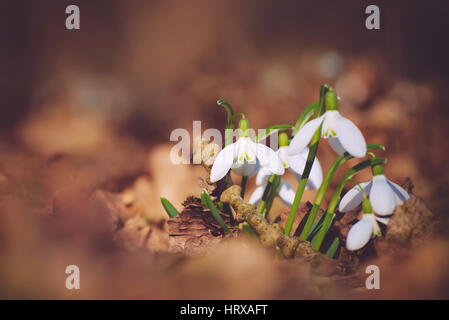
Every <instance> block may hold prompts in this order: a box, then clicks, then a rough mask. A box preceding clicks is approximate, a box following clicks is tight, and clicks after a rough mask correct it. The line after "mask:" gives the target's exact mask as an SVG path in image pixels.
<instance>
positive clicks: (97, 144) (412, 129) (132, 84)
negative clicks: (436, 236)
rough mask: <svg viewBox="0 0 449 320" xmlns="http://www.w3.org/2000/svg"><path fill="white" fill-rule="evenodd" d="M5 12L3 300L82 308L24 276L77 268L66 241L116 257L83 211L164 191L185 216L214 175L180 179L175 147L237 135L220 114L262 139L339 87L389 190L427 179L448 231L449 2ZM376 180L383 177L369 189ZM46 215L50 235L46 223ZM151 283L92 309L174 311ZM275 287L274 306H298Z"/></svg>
mask: <svg viewBox="0 0 449 320" xmlns="http://www.w3.org/2000/svg"><path fill="white" fill-rule="evenodd" d="M69 4H76V5H78V6H79V7H80V11H81V29H80V30H76V31H69V30H66V29H65V19H66V17H67V15H66V14H65V8H66V6H67V5H69ZM369 4H376V5H378V6H379V7H380V11H381V29H380V30H371V31H369V30H366V28H365V19H366V17H367V15H366V14H365V8H366V6H367V5H369ZM0 12H1V18H0V39H1V43H2V45H1V47H0V74H1V75H2V76H1V77H0V97H1V100H0V108H1V116H0V136H1V139H0V192H1V208H0V210H1V211H2V213H1V216H0V222H1V223H0V231H1V233H0V239H1V240H2V242H1V243H2V247H1V249H0V250H1V251H2V253H1V255H2V257H3V259H2V260H1V261H2V262H1V264H2V266H1V268H2V269H1V270H0V271H1V272H2V273H1V274H0V279H2V277H3V280H4V279H5V278H8V279H10V280H8V281H9V282H7V285H6V289H3V291H1V292H0V296H1V297H17V296H18V297H60V296H64V295H65V294H67V293H66V291H64V290H62V291H59V289H54V288H53V287H52V285H48V284H46V286H48V287H49V289H48V292H47V291H46V292H42V291H41V290H38V289H36V288H37V287H39V284H35V283H34V284H33V283H30V281H29V279H30V277H31V278H32V274H33V271H32V270H26V268H25V269H24V270H19V271H18V270H17V269H16V266H17V264H21V265H23V264H27V263H26V261H30V263H31V264H33V265H37V267H36V268H38V269H39V270H41V269H42V270H46V271H42V272H48V273H49V274H54V273H52V272H53V271H49V270H48V269H51V270H53V269H52V268H54V270H60V268H59V264H61V265H66V264H69V263H66V260H64V258H61V253H60V250H61V248H60V247H58V245H57V244H56V243H55V242H58V243H65V242H64V241H63V240H61V239H67V242H66V245H67V246H68V248H72V247H76V248H79V247H80V248H83V250H79V251H77V250H75V249H73V248H72V249H73V250H74V251H73V252H81V253H79V256H77V255H78V253H73V255H75V256H77V258H79V259H81V260H83V259H85V260H92V256H94V257H96V258H97V257H98V252H102V254H105V255H106V253H105V252H110V247H109V246H114V245H113V244H111V243H109V242H108V240H104V239H109V238H108V235H106V236H104V233H105V234H108V230H107V226H106V227H105V226H104V223H103V222H99V223H97V222H98V221H97V220H96V219H100V218H98V215H96V209H94V208H93V207H92V206H87V204H86V202H83V200H81V199H85V198H84V197H87V195H90V194H91V193H92V192H93V191H94V190H96V189H97V188H103V189H106V190H110V191H123V189H124V188H125V187H126V186H128V185H129V184H130V183H132V182H133V181H134V180H135V178H136V177H138V176H141V175H144V176H148V179H149V181H150V182H149V184H148V186H146V187H144V190H143V191H142V192H143V193H144V194H145V197H146V198H148V199H149V200H148V199H147V200H146V201H147V202H146V205H147V206H148V207H149V208H151V209H149V210H150V211H151V210H153V211H155V212H158V214H159V215H163V211H162V209H161V208H160V205H159V202H158V197H159V196H160V195H164V196H167V197H168V198H169V199H171V200H172V201H173V202H174V203H175V204H176V205H178V207H179V203H180V202H181V201H182V199H183V198H184V197H185V196H186V195H188V194H191V193H194V192H196V191H198V190H200V189H201V188H200V186H198V185H197V181H196V177H197V176H200V175H201V174H202V172H201V169H199V168H196V167H195V168H194V167H189V166H184V167H182V168H173V166H172V165H171V164H170V163H168V161H169V159H168V151H169V148H170V144H169V135H170V132H171V131H172V130H173V129H175V128H186V129H188V130H189V131H191V130H192V129H191V128H192V121H193V120H201V121H202V126H203V129H206V128H207V127H213V128H223V126H224V121H225V115H224V112H223V110H221V109H220V108H218V107H217V106H216V104H215V101H216V100H217V99H218V98H225V99H226V100H228V101H230V102H231V103H232V104H233V106H234V107H235V109H236V110H237V111H240V112H244V113H245V114H246V115H247V117H248V118H249V119H250V120H251V122H252V125H253V126H254V127H255V128H263V127H266V126H268V125H271V124H280V123H290V124H292V123H294V122H295V121H296V118H297V117H298V115H299V114H300V113H301V111H302V110H303V108H304V107H305V106H307V105H308V104H309V103H311V102H313V101H315V100H316V99H317V96H318V88H319V85H320V84H321V83H324V82H326V83H329V84H330V85H331V86H333V87H334V88H335V89H336V90H337V92H338V94H339V95H340V96H341V98H342V103H341V107H340V111H341V112H342V114H344V115H345V116H347V117H348V118H351V119H352V120H353V121H354V122H355V123H356V124H357V125H358V126H359V127H360V128H361V130H362V131H363V132H364V134H365V137H366V138H367V140H368V142H370V143H383V144H385V145H386V146H387V152H386V153H385V155H386V156H387V157H388V158H389V164H388V166H387V168H386V175H387V176H388V177H390V178H391V179H392V180H393V181H397V182H399V183H403V181H404V180H405V178H406V177H411V179H412V181H413V182H414V184H415V193H416V194H418V195H420V196H422V197H423V198H424V199H425V200H426V201H427V203H428V205H429V207H430V208H431V209H432V210H433V211H434V212H435V213H437V214H440V215H442V217H443V219H442V224H441V225H442V230H443V231H445V230H446V227H447V211H448V209H449V203H448V201H447V198H446V197H447V194H448V190H449V187H448V182H447V181H449V172H448V170H447V165H448V163H447V161H446V159H447V156H448V152H447V148H448V147H449V143H448V139H447V137H446V131H447V121H448V116H449V112H448V111H447V107H448V105H447V101H448V99H449V95H448V90H447V86H448V75H449V59H448V58H447V57H448V56H449V46H448V44H447V32H448V29H449V28H448V27H449V22H448V19H447V17H449V5H448V4H447V1H436V0H434V1H427V2H425V1H410V0H407V1H405V0H404V1H375V3H374V2H371V1H370V2H368V1H355V0H351V1H349V0H348V1H323V0H319V1H316V0H314V1H274V0H273V1H256V0H248V1H205V0H199V1H143V0H142V1H139V0H132V1H119V0H110V1H104V0H101V1H100V0H89V1H87V0H86V1H57V0H53V1H50V0H41V1H25V0H16V1H12V0H4V1H2V2H1V4H0ZM319 156H320V160H321V161H322V164H323V167H324V168H325V169H326V168H328V167H329V165H330V163H331V162H332V161H333V159H334V153H333V152H332V151H331V150H330V148H329V147H328V145H327V143H323V144H322V147H321V148H320V151H319ZM366 179H369V173H366V174H364V175H363V174H362V175H361V176H360V180H366ZM145 188H148V189H145ZM145 192H147V193H145ZM307 199H313V193H309V194H308V195H307ZM30 207H31V208H33V209H36V210H37V211H39V212H38V213H36V214H37V216H38V217H41V216H42V215H44V217H45V218H44V222H43V221H41V219H40V218H38V221H36V222H35V223H34V222H33V221H34V220H33V219H35V217H34V215H32V217H31V218H30V214H32V213H30V210H29V208H30ZM49 208H50V209H49ZM48 211H50V212H52V213H55V212H56V213H59V215H58V214H56V217H57V218H54V217H52V215H51V214H47V212H48ZM18 212H20V214H19V213H18ZM43 212H44V213H43ZM33 214H34V213H33ZM61 217H62V218H61ZM94 217H95V218H94ZM30 219H31V220H30ZM45 219H49V220H50V221H49V222H48V223H47V222H46V220H45ZM92 219H93V220H92ZM24 221H25V222H24ZM86 221H87V222H86ZM22 223H23V225H22ZM89 225H92V227H91V228H92V230H90V229H89V227H87V228H86V226H89ZM36 226H37V227H36ZM93 226H95V227H93ZM48 228H50V229H51V230H52V231H48V230H47V229H48ZM103 228H104V229H106V230H103ZM42 230H46V231H45V232H49V233H48V234H47V235H45V236H43V235H42V233H43V231H42ZM42 237H43V238H44V239H42ZM97 237H100V239H102V240H101V241H99V240H98V238H97ZM31 239H34V240H31ZM56 239H57V240H56ZM74 239H75V240H74ZM60 241H62V242H60ZM77 241H79V242H81V243H84V244H79V243H76V242H77ZM102 241H106V243H103V242H102ZM85 242H86V243H85ZM39 243H41V244H42V245H38V244H39ZM92 243H95V246H100V247H101V248H96V249H92V248H91V244H92ZM99 243H100V244H99ZM78 245H79V246H78ZM84 245H85V246H86V247H89V248H90V249H89V250H93V252H90V253H86V250H87V249H86V250H84V249H85V247H84ZM34 246H36V248H35V247H34ZM46 246H49V247H50V248H53V249H51V250H50V251H47V250H45V249H44V248H46ZM52 250H54V252H52ZM41 251H42V252H41ZM63 251H64V252H65V254H66V255H68V256H70V255H71V254H70V253H69V252H70V250H69V249H67V250H65V249H64V250H63ZM30 252H32V253H33V254H35V255H36V257H35V258H32V257H30V255H29V253H30ZM36 252H38V253H39V254H43V257H45V258H42V256H39V254H38V253H36ZM47 255H48V256H47ZM38 257H41V258H38ZM114 257H115V258H114V259H117V260H120V258H119V257H117V256H114ZM36 259H37V260H36ZM52 259H53V260H54V261H53V260H52ZM108 259H109V258H108ZM138 259H140V258H138ZM257 259H262V260H261V261H264V260H263V258H262V257H259V256H258V257H256V261H258V260H257ZM67 260H73V259H68V258H67ZM75 260H76V259H75ZM5 261H8V262H7V263H5ZM36 261H39V262H36ZM52 261H53V262H52ZM95 261H96V262H95V263H98V264H100V265H101V264H102V263H103V262H102V261H104V263H105V264H108V263H112V262H111V261H109V260H106V258H105V259H104V260H102V259H100V261H99V260H98V259H96V260H95ZM120 261H121V260H120ZM444 261H445V262H447V261H446V260H444ZM120 263H124V262H120ZM129 263H131V264H132V266H131V268H138V269H139V268H140V267H138V266H136V265H139V263H138V261H137V262H136V261H134V260H133V262H129ZM133 263H136V265H134V264H133ZM144 263H149V262H148V261H145V262H144ZM150 264H151V263H150ZM128 267H130V266H128ZM33 270H34V269H33ZM139 270H140V269H139ZM54 272H60V271H54ZM117 272H118V273H120V270H118V271H117ZM64 276H65V275H64V274H61V275H60V277H62V278H64ZM49 277H50V276H49ZM154 278H157V277H154ZM11 279H12V280H11ZM18 279H19V280H18ZM58 279H59V278H58ZM4 281H5V280H4ZM36 281H39V280H36ZM54 281H55V288H56V283H57V282H58V281H59V280H54ZM117 281H118V280H117ZM153 281H155V280H154V279H153ZM161 281H162V280H161ZM192 281H193V280H192ZM236 281H237V280H236ZM273 281H274V280H273ZM135 282H136V283H134V289H132V288H133V287H132V286H131V285H130V286H129V288H130V289H129V292H128V293H129V294H128V293H127V292H125V293H124V292H123V291H119V289H116V290H117V291H116V292H112V293H111V292H108V293H106V292H107V290H105V291H104V292H102V291H101V292H95V290H93V291H92V293H91V295H89V294H88V295H86V296H84V297H87V298H89V297H111V296H112V297H126V298H129V297H131V298H132V297H146V298H151V297H165V298H167V297H173V292H172V291H170V290H169V289H167V292H163V291H160V290H161V289H160V288H162V287H165V285H166V284H165V283H158V288H159V291H158V294H155V293H154V294H153V293H152V294H148V292H147V291H146V290H147V288H140V287H139V284H138V283H140V281H139V280H138V279H135ZM255 282H257V281H255ZM115 285H116V286H115V288H122V287H121V286H120V284H117V283H116V284H115ZM188 285H190V283H189V284H188ZM111 286H112V285H111ZM141 286H142V285H141ZM267 286H268V287H267V288H265V287H264V290H265V289H266V291H263V290H262V292H267V293H266V295H263V294H262V295H261V297H283V295H282V294H273V293H272V291H270V290H271V289H270V288H271V287H269V285H268V284H267ZM41 287H42V286H41ZM122 289H123V288H122ZM432 290H433V289H432ZM438 290H440V289H438ZM438 290H437V291H435V292H433V291H432V292H431V293H429V294H430V295H432V294H434V295H436V296H438V295H439V294H440V291H438ZM181 291H182V290H181ZM236 292H238V291H232V290H231V291H230V292H229V297H234V296H232V295H233V294H237V293H236ZM251 294H252V293H248V294H247V295H245V294H243V296H242V297H254V296H252V295H251ZM395 294H397V293H392V296H395ZM397 295H399V294H397ZM180 296H182V297H184V296H189V294H187V293H186V294H185V295H184V296H183V295H182V294H180ZM292 296H293V297H302V296H301V294H296V293H295V294H293V295H292ZM304 296H306V297H311V296H310V295H308V294H304ZM312 296H313V295H312ZM194 297H201V295H198V296H194ZM218 297H221V296H220V295H218ZM239 297H240V296H239ZM257 297H258V296H257Z"/></svg>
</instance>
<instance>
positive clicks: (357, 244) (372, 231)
mask: <svg viewBox="0 0 449 320" xmlns="http://www.w3.org/2000/svg"><path fill="white" fill-rule="evenodd" d="M372 211H373V210H372V208H371V205H370V201H369V200H368V199H367V198H365V199H364V200H363V212H364V215H363V218H362V220H360V221H358V222H357V223H356V224H354V225H353V226H352V227H351V229H349V233H348V237H347V238H346V248H347V249H348V250H351V251H355V250H359V249H361V248H363V247H364V246H365V245H366V244H367V243H368V241H369V240H370V239H371V237H375V236H381V235H382V233H381V231H380V228H379V225H378V224H377V221H376V220H378V221H380V222H382V223H388V219H386V218H379V217H377V216H375V215H374V214H373V213H372ZM385 219H386V220H385Z"/></svg>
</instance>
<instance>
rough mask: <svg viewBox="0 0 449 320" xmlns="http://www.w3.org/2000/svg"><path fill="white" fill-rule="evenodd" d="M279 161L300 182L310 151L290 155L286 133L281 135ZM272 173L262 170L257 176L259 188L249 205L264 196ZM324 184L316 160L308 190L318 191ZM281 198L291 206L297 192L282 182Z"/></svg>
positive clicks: (318, 163) (319, 166)
mask: <svg viewBox="0 0 449 320" xmlns="http://www.w3.org/2000/svg"><path fill="white" fill-rule="evenodd" d="M276 153H277V155H278V156H279V159H280V160H281V161H282V165H283V166H284V168H285V169H289V170H291V171H292V172H293V173H294V174H295V175H296V179H298V180H300V179H301V175H302V172H303V171H304V167H305V165H306V161H307V156H308V154H309V149H308V148H305V149H304V150H303V151H302V152H301V153H298V154H296V155H293V156H291V155H289V154H288V135H287V134H286V133H284V132H282V133H280V134H279V149H278V151H276ZM271 174H272V173H271V172H270V171H268V170H267V169H266V168H261V169H260V170H259V172H258V173H257V176H256V185H257V188H256V189H255V190H254V192H253V194H252V195H251V197H250V200H249V203H252V204H257V203H258V202H259V201H260V200H261V199H262V196H263V193H264V190H265V187H266V186H267V183H268V179H269V177H270V176H271ZM322 182H323V171H322V169H321V165H320V162H319V161H318V159H316V158H315V161H314V162H313V166H312V171H311V172H310V176H309V180H308V181H307V187H306V188H307V189H317V188H319V187H320V186H321V183H322ZM278 195H279V197H280V198H281V200H282V201H283V202H284V203H285V204H287V205H289V206H291V205H292V204H293V200H294V198H295V190H294V189H293V187H292V186H291V184H290V183H288V182H286V181H284V180H282V181H281V184H280V187H279V193H278Z"/></svg>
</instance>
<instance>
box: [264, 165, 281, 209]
mask: <svg viewBox="0 0 449 320" xmlns="http://www.w3.org/2000/svg"><path fill="white" fill-rule="evenodd" d="M273 176H274V179H273V184H272V187H271V190H270V193H269V195H268V198H267V202H266V207H265V212H264V214H265V217H267V216H268V214H269V213H270V210H271V206H272V205H273V201H274V198H275V197H276V196H277V195H278V192H279V186H280V185H281V176H278V175H275V174H274V175H273Z"/></svg>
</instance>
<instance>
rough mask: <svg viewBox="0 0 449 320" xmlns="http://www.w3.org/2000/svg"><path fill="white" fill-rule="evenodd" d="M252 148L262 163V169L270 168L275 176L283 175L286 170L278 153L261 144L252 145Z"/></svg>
mask: <svg viewBox="0 0 449 320" xmlns="http://www.w3.org/2000/svg"><path fill="white" fill-rule="evenodd" d="M251 147H252V148H253V149H254V151H255V154H256V157H257V159H258V160H259V161H260V164H261V166H262V167H266V168H268V169H269V170H270V171H271V172H272V173H273V174H277V175H283V174H284V171H285V168H284V165H283V164H282V161H281V159H279V156H278V155H277V154H276V152H275V151H274V150H273V149H271V148H269V147H267V146H266V145H264V144H261V143H254V142H253V143H252V145H251Z"/></svg>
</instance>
